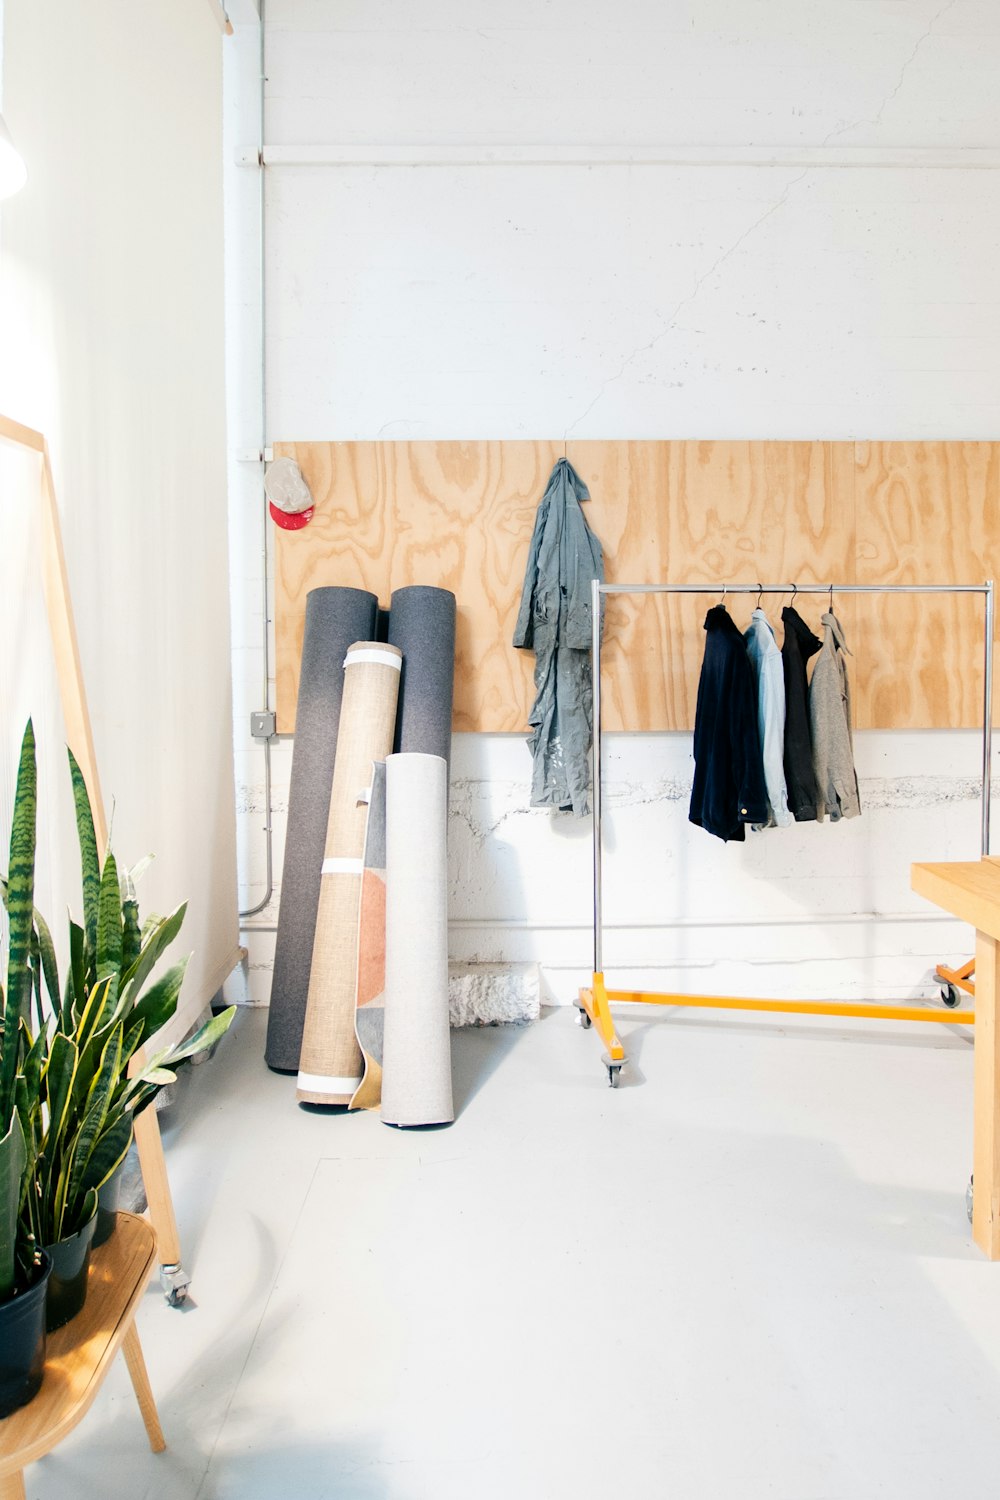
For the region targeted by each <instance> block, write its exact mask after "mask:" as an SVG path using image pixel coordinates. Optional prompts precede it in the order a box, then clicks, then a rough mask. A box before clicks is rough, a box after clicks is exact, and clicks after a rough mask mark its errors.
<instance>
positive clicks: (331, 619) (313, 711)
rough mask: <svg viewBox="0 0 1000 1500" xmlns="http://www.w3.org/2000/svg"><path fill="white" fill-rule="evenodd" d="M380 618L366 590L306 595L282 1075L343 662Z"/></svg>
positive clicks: (289, 850) (294, 1037)
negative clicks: (356, 643) (354, 645)
mask: <svg viewBox="0 0 1000 1500" xmlns="http://www.w3.org/2000/svg"><path fill="white" fill-rule="evenodd" d="M377 616H378V600H377V599H376V598H375V595H374V594H369V593H367V592H366V591H365V590H364V589H348V588H322V589H313V590H312V591H311V593H310V594H309V595H308V596H307V598H306V626H305V636H304V638H303V642H302V663H301V667H300V671H299V698H298V705H297V707H296V711H295V751H294V754H293V756H292V777H291V785H290V787H289V793H288V827H287V832H286V835H285V863H284V868H283V871H282V876H281V906H280V909H279V912H278V936H277V941H276V943H275V949H274V971H273V975H272V978H271V1009H270V1011H269V1012H268V1017H267V1044H266V1047H265V1050H264V1060H265V1061H266V1063H267V1065H268V1067H269V1068H274V1069H275V1070H276V1071H277V1072H289V1073H296V1072H297V1071H298V1067H299V1051H300V1048H301V1045H302V1027H303V1023H304V1021H305V1013H306V998H307V996H308V994H309V972H310V966H311V963H312V951H313V938H314V937H315V934H316V910H317V906H318V904H319V887H320V871H321V869H322V865H323V849H324V845H325V841H326V825H327V820H328V818H329V814H330V791H331V789H332V787H333V766H334V761H335V759H336V754H337V728H338V725H339V723H340V704H341V699H342V697H343V692H344V657H345V656H346V655H347V650H348V647H349V646H352V645H353V644H354V643H355V641H366V640H371V639H372V638H373V635H374V631H375V622H376V619H377Z"/></svg>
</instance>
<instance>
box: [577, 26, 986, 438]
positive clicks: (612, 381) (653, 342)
mask: <svg viewBox="0 0 1000 1500" xmlns="http://www.w3.org/2000/svg"><path fill="white" fill-rule="evenodd" d="M957 3H958V0H947V3H946V4H945V5H943V6H942V7H941V9H940V10H939V11H937V13H936V14H935V15H934V16H932V17H931V20H930V22H929V23H928V26H927V29H926V30H925V31H924V32H923V33H922V34H921V35H920V36H919V37H918V38H917V40H916V42H915V43H914V45H913V50H912V51H911V52H910V55H909V57H908V58H907V59H906V61H905V62H904V63H903V65H902V67H901V68H900V70H899V77H898V78H897V80H896V84H895V87H894V88H893V89H891V90H890V92H889V93H888V94H887V95H886V97H885V98H884V99H883V100H882V103H881V104H880V105H879V107H878V109H877V110H876V112H875V114H874V115H872V116H866V117H864V118H862V119H860V120H854V121H852V122H851V123H850V124H849V125H841V126H839V127H837V128H836V129H834V130H831V131H830V132H829V133H828V134H827V135H825V136H824V137H823V139H822V141H821V142H820V145H821V146H828V145H829V144H830V142H831V141H833V140H836V139H837V137H838V136H841V135H845V134H847V132H848V131H851V130H855V129H857V127H858V126H859V125H876V126H877V125H880V124H881V123H882V116H883V114H884V113H885V111H886V109H888V107H889V105H890V104H891V103H892V101H893V100H894V99H895V98H896V95H897V94H898V93H899V91H900V89H901V88H902V87H903V83H904V81H905V79H906V75H907V73H908V72H909V70H910V67H911V66H912V64H913V62H914V61H915V59H916V56H917V53H918V52H919V51H920V49H921V47H922V46H923V45H924V43H925V42H926V41H927V40H928V39H929V38H930V37H931V35H932V34H933V32H934V28H935V27H936V26H937V24H938V22H939V21H941V20H942V18H943V17H944V16H945V15H947V13H948V11H950V10H951V9H952V8H953V6H955V5H956V4H957ZM810 170H811V169H810V168H809V167H806V168H805V169H804V170H803V171H801V172H799V173H798V175H797V176H796V177H793V178H792V180H791V182H789V183H788V184H787V185H786V187H785V188H784V190H783V191H782V193H781V194H780V195H779V197H778V198H777V199H776V200H775V202H774V203H772V204H771V205H770V207H769V208H767V209H765V210H764V212H763V213H762V214H760V215H759V216H758V217H757V218H756V219H755V220H754V221H753V223H752V224H750V225H749V226H748V228H746V229H745V230H744V231H743V233H742V234H741V235H740V236H739V238H738V239H736V240H735V241H734V242H733V244H731V245H730V246H729V248H728V249H727V250H724V251H723V252H722V254H721V255H719V256H718V257H717V258H716V260H715V261H713V263H712V265H711V266H709V268H708V270H707V271H705V272H704V273H703V274H702V275H701V276H699V277H698V278H697V280H696V281H695V284H694V286H693V287H692V289H691V291H690V292H688V293H687V295H686V296H685V297H683V298H682V299H681V301H680V302H678V304H677V306H676V307H675V308H674V310H673V312H672V313H671V314H670V316H669V318H668V320H667V322H666V324H665V326H664V327H663V328H661V330H660V332H659V333H657V334H655V335H654V337H653V338H651V339H649V340H648V341H647V342H646V343H645V344H640V345H639V346H638V347H637V348H635V349H633V350H632V352H631V354H628V355H626V357H625V359H624V360H623V361H622V364H621V367H620V368H619V369H618V370H617V372H616V373H615V374H614V375H609V376H608V378H607V379H606V380H605V381H604V382H603V384H602V385H601V387H600V389H599V391H598V392H597V395H596V396H595V397H594V399H593V400H592V401H591V403H590V405H589V406H588V407H586V409H585V410H584V411H583V412H581V414H580V415H579V416H578V417H577V418H576V419H575V420H574V421H573V422H571V423H570V424H569V426H568V427H567V428H566V429H565V430H564V432H563V441H564V442H565V441H566V440H567V439H568V438H569V437H570V435H571V434H572V433H573V432H574V431H575V429H576V428H577V427H579V426H580V425H581V423H583V422H585V421H586V419H587V418H588V417H589V416H590V414H591V412H592V411H593V410H594V408H595V407H596V406H597V405H598V403H599V402H600V401H601V400H602V399H603V397H604V396H605V395H606V394H607V392H608V390H609V389H610V388H611V386H613V385H616V384H617V383H618V381H619V380H621V379H623V377H624V376H625V374H626V373H627V371H628V370H629V368H630V366H631V365H633V364H634V363H635V361H636V360H637V359H638V358H639V357H640V356H641V355H643V354H649V353H650V352H651V351H652V350H653V349H656V348H657V347H658V346H659V345H660V344H661V343H662V342H663V340H664V339H665V338H666V337H667V335H668V334H669V333H673V332H676V330H677V326H678V323H677V320H678V318H679V316H680V314H681V313H682V312H683V311H684V309H685V308H686V307H689V306H690V305H691V303H692V302H693V301H694V300H695V298H696V297H697V295H698V293H699V292H700V291H701V289H702V287H703V286H704V285H705V283H706V281H708V280H709V279H710V278H711V277H712V276H714V275H715V273H716V271H718V269H719V268H720V266H723V265H724V264H725V263H726V261H727V260H729V259H730V257H731V256H733V255H735V253H736V251H737V250H738V249H739V248H740V246H741V245H742V244H743V243H744V242H745V241H746V240H747V239H748V238H749V236H750V235H751V234H753V233H754V231H755V230H757V229H759V228H760V226H761V224H763V223H765V222H766V220H768V219H769V218H770V217H771V215H772V214H774V213H777V211H778V209H779V208H781V207H782V206H783V205H784V204H785V203H786V202H787V201H788V196H789V194H790V193H791V191H792V189H793V188H795V187H797V186H798V184H799V183H800V182H801V181H802V180H803V178H805V177H807V176H808V175H809V172H810Z"/></svg>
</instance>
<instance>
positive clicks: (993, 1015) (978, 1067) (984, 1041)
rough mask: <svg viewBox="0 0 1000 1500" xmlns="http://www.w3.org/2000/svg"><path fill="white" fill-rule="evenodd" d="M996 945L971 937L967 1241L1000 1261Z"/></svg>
mask: <svg viewBox="0 0 1000 1500" xmlns="http://www.w3.org/2000/svg"><path fill="white" fill-rule="evenodd" d="M998 965H1000V945H998V943H997V940H996V938H992V937H990V936H989V935H988V934H987V933H985V932H977V933H976V1040H975V1064H974V1070H975V1084H974V1110H975V1122H974V1132H975V1134H974V1139H973V1146H972V1171H973V1183H972V1238H973V1239H974V1240H975V1242H976V1244H977V1245H978V1246H979V1248H980V1250H983V1251H985V1253H986V1254H987V1255H988V1256H989V1258H990V1260H1000V1026H998V1024H997V1007H998V1004H1000V967H998Z"/></svg>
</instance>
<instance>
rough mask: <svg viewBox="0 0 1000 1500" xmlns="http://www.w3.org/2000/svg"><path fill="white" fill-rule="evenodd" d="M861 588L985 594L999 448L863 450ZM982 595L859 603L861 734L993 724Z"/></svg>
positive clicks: (997, 500)
mask: <svg viewBox="0 0 1000 1500" xmlns="http://www.w3.org/2000/svg"><path fill="white" fill-rule="evenodd" d="M856 465H857V476H856V495H857V532H858V582H859V583H872V584H893V583H942V582H947V583H982V582H983V581H984V580H985V579H987V578H992V577H993V575H994V571H995V569H996V567H997V562H998V559H1000V443H927V442H924V443H875V442H869V443H858V444H857V445H856ZM983 616H984V605H983V597H982V595H968V596H963V595H954V594H952V595H920V594H916V595H911V596H908V595H902V596H899V595H897V596H892V595H872V596H871V597H870V598H869V597H864V598H861V599H859V600H858V616H857V619H858V627H857V628H858V640H857V643H856V662H855V672H856V676H857V681H858V684H859V692H858V713H857V723H858V726H859V728H869V727H884V726H892V727H894V728H971V727H978V726H979V725H980V724H981V723H982V718H983Z"/></svg>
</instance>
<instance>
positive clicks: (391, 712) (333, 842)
mask: <svg viewBox="0 0 1000 1500" xmlns="http://www.w3.org/2000/svg"><path fill="white" fill-rule="evenodd" d="M401 665H402V656H401V653H400V652H399V651H398V650H397V649H396V647H395V646H390V645H386V644H383V643H380V642H378V641H360V642H358V643H357V644H355V645H353V646H351V648H350V649H349V651H348V652H347V656H346V658H345V660H344V698H343V704H342V706H341V711H340V730H339V733H338V736H337V761H336V765H335V766H334V770H333V787H332V790H331V793H330V813H329V819H328V822H327V831H326V843H325V848H324V855H323V860H322V863H321V874H320V891H319V904H318V907H317V912H316V936H315V939H314V941H313V950H312V965H311V968H310V972H309V994H308V998H307V1002H306V1016H305V1025H304V1027H303V1032H302V1051H301V1056H300V1059H299V1076H298V1089H297V1098H298V1099H299V1102H300V1103H303V1104H350V1102H351V1099H352V1097H353V1095H354V1093H355V1091H356V1090H357V1088H358V1085H359V1084H360V1083H361V1076H362V1072H363V1062H362V1057H361V1049H360V1047H359V1046H358V1039H357V1036H356V1035H355V1031H354V1010H355V995H356V987H357V972H358V914H359V909H360V901H361V886H362V857H363V853H364V840H365V824H366V822H367V818H368V796H369V788H370V786H371V775H372V763H373V762H374V761H380V760H384V759H385V757H386V756H387V755H388V754H389V749H390V746H391V745H392V734H393V728H394V726H395V722H396V700H397V697H398V694H399V673H400V667H401Z"/></svg>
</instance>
